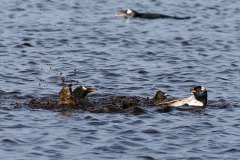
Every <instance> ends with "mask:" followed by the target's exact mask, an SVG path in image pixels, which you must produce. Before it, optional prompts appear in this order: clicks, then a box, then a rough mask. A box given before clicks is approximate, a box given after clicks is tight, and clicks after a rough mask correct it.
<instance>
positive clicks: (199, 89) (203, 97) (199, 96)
mask: <svg viewBox="0 0 240 160" xmlns="http://www.w3.org/2000/svg"><path fill="white" fill-rule="evenodd" d="M190 92H192V93H193V95H194V97H195V99H196V100H198V101H200V102H202V103H203V106H206V105H207V89H206V88H205V87H203V86H196V87H194V88H193V89H191V90H190Z"/></svg>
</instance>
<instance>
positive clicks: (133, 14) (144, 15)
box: [116, 9, 191, 20]
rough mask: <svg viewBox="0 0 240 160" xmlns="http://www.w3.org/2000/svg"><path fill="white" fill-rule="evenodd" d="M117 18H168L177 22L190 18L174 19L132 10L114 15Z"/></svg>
mask: <svg viewBox="0 0 240 160" xmlns="http://www.w3.org/2000/svg"><path fill="white" fill-rule="evenodd" d="M116 16H117V17H124V18H127V19H129V18H135V17H136V18H145V19H158V18H170V19H177V20H183V19H190V18H191V17H176V16H168V15H164V14H158V13H139V12H137V11H135V10H133V9H128V10H125V11H124V12H123V13H118V14H116Z"/></svg>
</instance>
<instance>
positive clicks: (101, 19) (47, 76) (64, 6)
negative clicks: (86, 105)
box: [0, 0, 240, 160]
mask: <svg viewBox="0 0 240 160" xmlns="http://www.w3.org/2000/svg"><path fill="white" fill-rule="evenodd" d="M1 2H2V3H1V10H0V22H1V27H0V37H1V38H0V70H1V72H0V78H1V80H0V107H1V108H0V121H1V124H0V143H1V145H0V158H1V159H41V160H42V159H147V160H151V159H169V160H170V159H217V160H219V159H236V160H237V159H239V156H240V149H239V148H240V138H239V137H240V132H239V131H240V125H239V122H240V118H239V114H240V109H239V99H240V93H239V92H240V85H239V82H240V66H239V64H240V54H239V50H240V45H239V44H240V27H239V26H240V19H239V14H240V7H239V6H240V1H237V0H219V1H210V2H207V1H201V0H194V1H185V2H183V1H177V0H170V1H166V2H163V1H158V0H152V1H144V0H138V1H120V0H117V1H110V0H91V1H90V0H81V1H77V0H61V1H58V0H43V1H30V0H19V1H16V0H2V1H1ZM118 7H123V8H133V9H136V10H139V11H143V12H158V13H162V14H168V15H177V16H180V17H181V16H192V17H193V18H192V19H190V20H181V21H180V20H171V19H167V20H164V19H162V20H161V19H157V20H143V19H133V20H131V21H127V22H126V21H124V20H123V19H119V18H116V17H115V13H117V12H119V9H118ZM63 81H64V82H65V83H72V84H73V85H76V86H77V85H87V86H93V87H96V88H98V92H97V93H96V94H95V95H105V94H106V93H107V94H109V93H110V94H114V95H126V96H133V95H137V96H143V97H146V96H150V97H151V96H153V95H154V93H155V92H156V90H158V89H161V90H162V91H164V92H166V93H167V94H168V95H169V96H170V97H178V98H180V97H186V96H189V94H190V93H189V89H190V88H191V87H192V86H194V85H204V86H206V87H207V89H208V92H209V101H210V103H215V104H216V103H217V104H218V103H221V106H222V107H208V108H206V109H203V110H197V111H195V110H194V111H186V110H183V111H180V110H173V111H172V112H168V113H157V112H151V111H148V112H147V113H146V114H142V115H139V116H134V115H131V114H92V113H87V112H84V113H82V112H76V113H71V114H69V115H68V116H66V115H62V114H60V113H57V112H51V111H46V110H31V109H28V108H24V107H23V108H14V107H13V106H14V105H13V104H15V102H17V103H20V102H25V101H27V100H28V97H30V96H34V97H43V96H56V95H57V94H58V92H59V90H60V89H61V87H62V82H63ZM91 98H93V99H94V95H92V97H91ZM222 103H224V105H222Z"/></svg>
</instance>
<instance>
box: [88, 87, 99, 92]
mask: <svg viewBox="0 0 240 160" xmlns="http://www.w3.org/2000/svg"><path fill="white" fill-rule="evenodd" d="M87 91H88V93H91V92H97V89H96V88H88V89H87Z"/></svg>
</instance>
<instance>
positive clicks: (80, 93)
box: [73, 86, 97, 100]
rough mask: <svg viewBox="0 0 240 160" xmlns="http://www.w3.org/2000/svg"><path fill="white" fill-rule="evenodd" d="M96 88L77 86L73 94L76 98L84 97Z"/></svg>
mask: <svg viewBox="0 0 240 160" xmlns="http://www.w3.org/2000/svg"><path fill="white" fill-rule="evenodd" d="M96 91H97V89H96V88H88V87H85V86H79V87H77V88H76V89H74V91H73V96H74V98H76V99H78V100H79V99H85V98H87V95H88V94H89V93H91V92H96Z"/></svg>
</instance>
